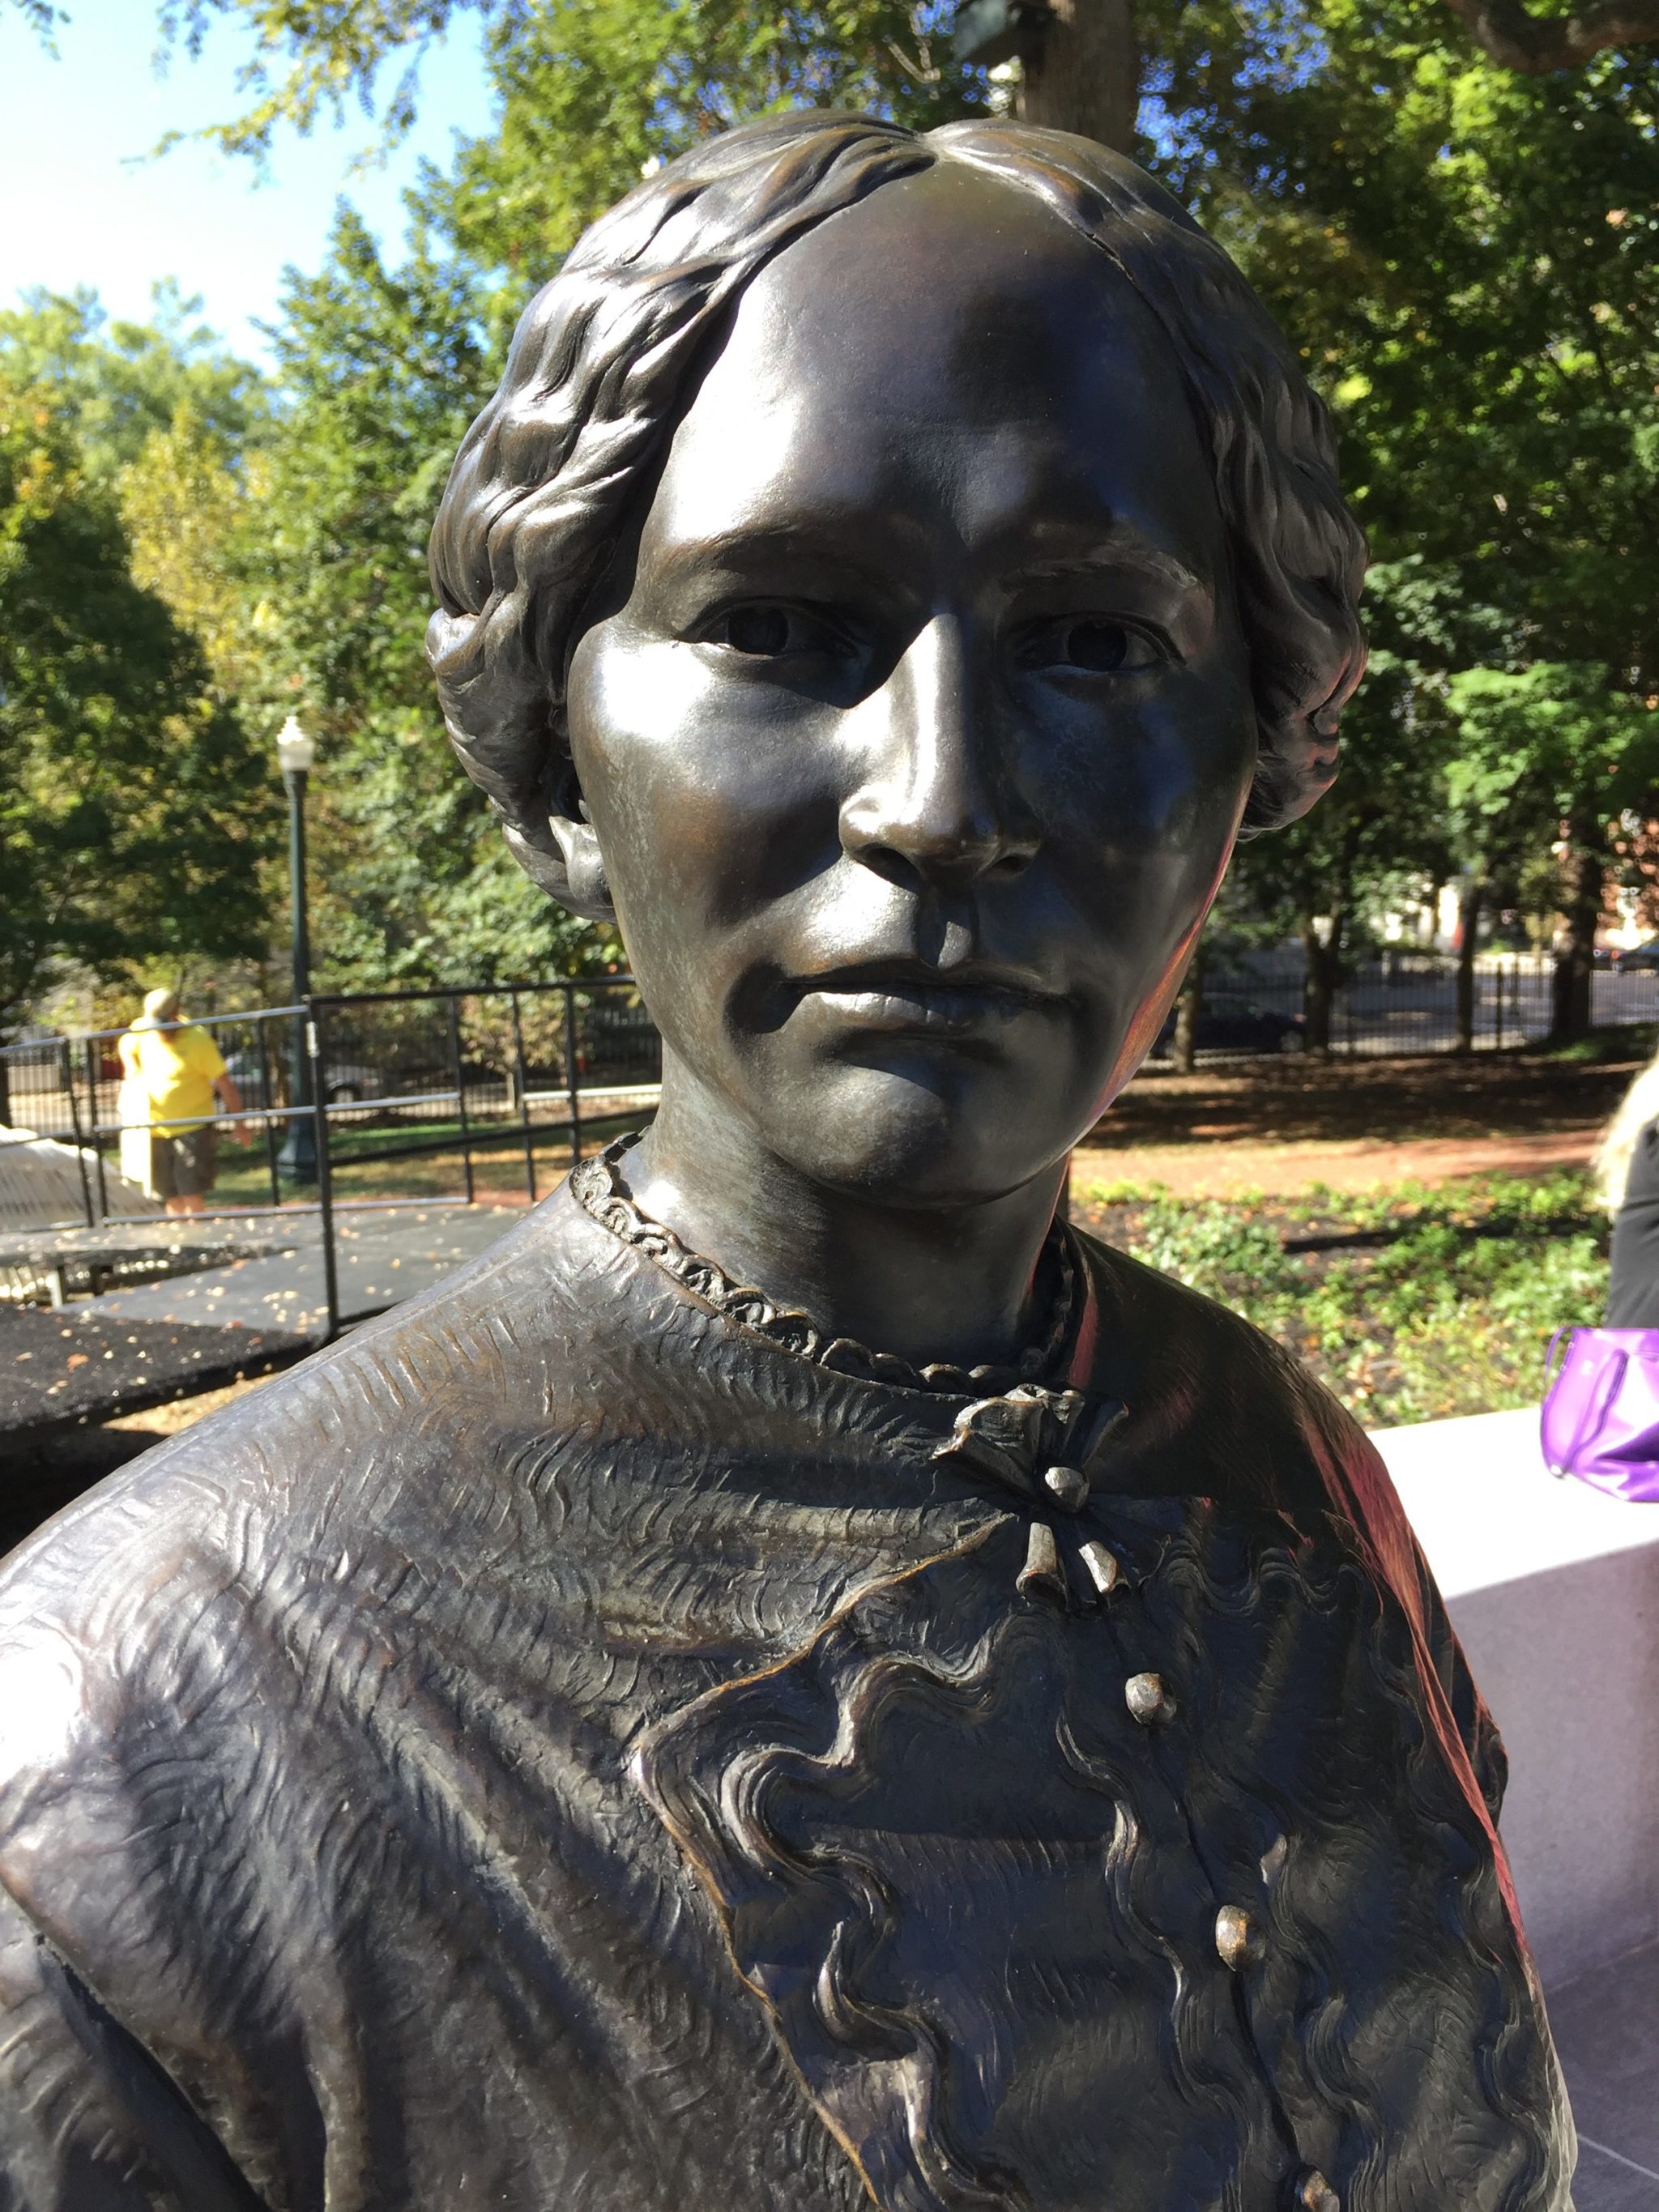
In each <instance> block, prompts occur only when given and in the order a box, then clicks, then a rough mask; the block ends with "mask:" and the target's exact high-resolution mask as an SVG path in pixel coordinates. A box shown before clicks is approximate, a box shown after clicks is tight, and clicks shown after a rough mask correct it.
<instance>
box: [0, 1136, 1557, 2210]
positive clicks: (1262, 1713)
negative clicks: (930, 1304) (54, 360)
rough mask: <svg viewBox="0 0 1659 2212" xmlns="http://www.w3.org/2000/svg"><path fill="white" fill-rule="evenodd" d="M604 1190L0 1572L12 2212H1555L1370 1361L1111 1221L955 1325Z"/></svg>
mask: <svg viewBox="0 0 1659 2212" xmlns="http://www.w3.org/2000/svg"><path fill="white" fill-rule="evenodd" d="M576 1181H577V1190H576V1192H575V1193H573V1192H572V1190H571V1189H569V1188H566V1189H564V1190H562V1191H561V1192H560V1193H559V1194H557V1195H556V1197H555V1198H553V1199H552V1200H550V1201H549V1202H548V1203H547V1204H546V1205H544V1206H542V1207H541V1208H539V1209H538V1211H537V1212H535V1213H533V1214H532V1215H531V1216H530V1217H529V1218H527V1219H526V1222H525V1223H524V1224H523V1225H522V1226H521V1227H520V1228H519V1229H517V1230H516V1231H514V1232H513V1233H512V1234H511V1235H509V1236H508V1237H506V1238H505V1239H503V1241H502V1242H501V1243H500V1244H499V1245H498V1246H496V1247H495V1249H494V1250H493V1251H491V1252H490V1253H489V1254H488V1255H486V1256H485V1257H484V1258H483V1260H482V1261H478V1262H477V1263H476V1264H474V1265H473V1266H471V1267H468V1268H466V1269H465V1270H464V1271H463V1272H462V1273H459V1274H458V1275H456V1276H453V1277H452V1278H451V1279H449V1280H448V1281H447V1283H445V1284H443V1285H441V1286H440V1287H439V1288H438V1289H437V1290H436V1291H434V1292H432V1293H431V1294H429V1295H428V1296H427V1297H423V1298H422V1299H419V1300H417V1301H416V1302H414V1303H413V1304H410V1305H408V1306H405V1307H403V1308H400V1309H399V1310H398V1311H397V1312H396V1313H395V1314H393V1315H392V1316H388V1317H387V1318H386V1319H385V1320H383V1321H380V1322H376V1323H374V1324H373V1325H371V1326H369V1327H366V1328H362V1329H360V1330H358V1331H356V1333H354V1334H352V1335H351V1336H350V1337H349V1339H347V1340H345V1341H344V1342H343V1343H342V1344H340V1345H338V1346H335V1347H334V1348H333V1349H331V1351H329V1352H326V1353H325V1354H323V1355H322V1356H320V1357H319V1358H314V1359H313V1360H311V1361H309V1362H308V1363H307V1364H306V1365H305V1366H303V1367H301V1368H300V1369H298V1370H295V1372H294V1373H293V1374H291V1375H290V1376H287V1377H285V1378H283V1380H281V1381H279V1382H276V1383H272V1384H270V1385H269V1386H267V1387H266V1388H265V1389H264V1390H262V1391H260V1392H259V1393H258V1394H257V1395H254V1396H252V1397H251V1398H249V1399H247V1400H246V1401H243V1402H242V1403H241V1404H240V1405H239V1406H237V1407H234V1408H232V1409H231V1410H230V1411H228V1413H224V1414H222V1415H221V1416H219V1417H218V1418H217V1419H214V1420H212V1421H210V1422H208V1423H205V1424H204V1425H203V1426H202V1427H200V1428H198V1429H197V1430H195V1431H191V1433H189V1434H187V1435H185V1436H184V1437H180V1438H179V1439H178V1440H177V1441H176V1442H175V1443H173V1444H171V1445H170V1446H168V1447H167V1449H163V1450H160V1451H156V1452H153V1453H149V1454H147V1455H145V1457H144V1458H143V1461H141V1462H138V1463H137V1465H136V1466H135V1467H134V1468H133V1469H132V1470H131V1473H130V1474H125V1475H123V1476H121V1477H118V1478H117V1479H116V1480H112V1481H111V1482H109V1483H106V1484H105V1485H104V1486H102V1487H101V1488H100V1490H98V1491H97V1492H94V1493H93V1494H92V1495H91V1496H90V1497H89V1498H88V1499H86V1500H84V1501H83V1502H82V1504H79V1505H77V1506H76V1507H74V1508H73V1509H71V1510H70V1511H69V1512H68V1513H66V1514H64V1515H63V1516H60V1517H59V1518H58V1520H57V1521H56V1522H53V1523H52V1525H51V1526H50V1527H49V1528H47V1529H46V1531H44V1532H43V1533H42V1534H40V1536H38V1537H37V1538H36V1539H35V1540H34V1541H32V1542H31V1543H30V1544H29V1545H27V1547H24V1549H23V1550H22V1551H21V1552H20V1553H17V1554H16V1555H15V1557H14V1559H12V1561H11V1562H10V1563H9V1567H8V1569H7V1570H6V1571H5V1573H4V1576H3V1578H0V1740H3V1743H4V1763H3V1769H0V1773H3V1785H0V1884H3V1888H0V2204H3V2206H5V2207H6V2208H7V2212H25V2208H26V2209H27V2212H137V2208H139V2207H144V2208H157V2207H167V2208H169V2212H173V2208H179V2212H229V2208H237V2212H249V2208H254V2207H264V2208H266V2212H301V2208H305V2212H313V2208H315V2212H322V2208H326V2212H368V2208H378V2212H405V2208H408V2212H483V2208H485V2207H489V2208H492V2212H502V2208H505V2212H854V2208H856V2207H859V2206H868V2205H870V2204H872V2203H874V2204H877V2205H879V2206H882V2207H884V2208H888V2212H936V2208H946V2207H948V2208H951V2212H957V2208H964V2212H965V2208H981V2207H983V2208H991V2207H995V2208H1016V2207H1018V2208H1029V2212H1085V2208H1086V2212H1106V2208H1110V2212H1203V2209H1204V2208H1209V2207H1212V2206H1213V2207H1217V2208H1224V2207H1225V2208H1226V2212H1281V2208H1285V2207H1294V2206H1300V2207H1302V2208H1304V2212H1334V2208H1336V2207H1338V2206H1342V2207H1346V2208H1349V2212H1559V2208H1565V2207H1566V2206H1567V2205H1568V2203H1569V2194H1568V2188H1569V2176H1570V2172H1571V2161H1572V2129H1571V2120H1570V2118H1569V2117H1568V2114H1567V2111H1566V2106H1565V2101H1564V2099H1563V2096H1562V2092H1561V2088H1560V2084H1559V2076H1558V2074H1557V2069H1556V2065H1555V2061H1554V2057H1553V2051H1552V2049H1551V2045H1550V2041H1549V2036H1548V2031H1547V2027H1546V2026H1545V2023H1544V2018H1543V2013H1542V2009H1541V2004H1540V2001H1539V1996H1538V1991H1537V1988H1536V1984H1535V1982H1534V1977H1533V1973H1532V1970H1531V1966H1530V1964H1529V1962H1528V1956H1527V1953H1526V1950H1525V1948H1524V1944H1523V1942H1522V1936H1521V1934H1520V1930H1519V1926H1518V1923H1517V1921H1516V1914H1515V1910H1514V1903H1513V1899H1512V1897H1511V1895H1510V1888H1509V1881H1508V1875H1507V1873H1506V1870H1505V1867H1504V1858H1503V1854H1502V1850H1501V1848H1500V1847H1499V1845H1498V1842H1497V1839H1496V1836H1495V1832H1494V1829H1493V1825H1492V1821H1493V1816H1494V1814H1495V1813H1496V1809H1497V1805H1498V1796H1499V1791H1500V1788H1501V1777H1502V1753H1501V1751H1500V1748H1499V1747H1498V1742H1497V1739H1496V1737H1495V1735H1494V1733H1493V1730H1492V1725H1491V1723H1490V1721H1489V1720H1488V1718H1487V1717H1486V1713H1485V1711H1484V1709H1483V1708H1482V1706H1481V1705H1480V1700H1479V1699H1478V1698H1477V1696H1476V1694H1475V1692H1474V1689H1473V1687H1472V1686H1471V1684H1470V1682H1469V1680H1468V1674H1467V1671H1466V1670H1465V1668H1464V1666H1463V1663H1462V1657H1461V1655H1460V1653H1459V1651H1458V1649H1457V1646H1456V1644H1455V1640H1454V1638H1453V1637H1452V1635H1451V1633H1450V1631H1449V1627H1448V1626H1447V1623H1446V1620H1445V1617H1444V1614H1443V1610H1442V1607H1441V1606H1440V1603H1439V1601H1438V1598H1437V1595H1436V1592H1435V1590H1434V1589H1433V1586H1432V1583H1431V1581H1430V1579H1429V1577H1428V1575H1427V1573H1426V1571H1425V1569H1424V1567H1423V1565H1422V1563H1421V1561H1420V1559H1419V1556H1418V1554H1417V1553H1416V1551H1415V1549H1414V1547H1413V1543H1412V1541H1411V1538H1410V1535H1409V1534H1408V1532H1407V1529H1406V1528H1405V1526H1404V1523H1403V1522H1402V1520H1401V1515H1400V1511H1399V1509H1398V1506H1397V1504H1395V1499H1394V1497H1393V1494H1392V1492H1391V1491H1390V1489H1389V1484H1388V1480H1387V1477H1386V1475H1385V1474H1383V1471H1382V1469H1381V1468H1380V1465H1379V1463H1378V1462H1377V1461H1376V1458H1375V1456H1374V1455H1373V1454H1372V1452H1371V1450H1370V1447H1369V1446H1368V1445H1367V1444H1366V1443H1365V1441H1364V1438H1363V1437H1362V1436H1361V1435H1360V1433H1359V1431H1358V1430H1357V1429H1356V1428H1355V1427H1354V1426H1353V1425H1352V1423H1351V1422H1350V1421H1349V1420H1348V1419H1347V1418H1346V1416H1345V1415H1344V1414H1343V1413H1341V1412H1340V1409H1339V1408H1337V1407H1335V1406H1334V1404H1333V1403H1332V1401H1330V1400H1329V1399H1328V1398H1327V1397H1325V1396H1324V1395H1322V1393H1321V1392H1319V1391H1318V1390H1317V1389H1316V1388H1315V1387H1314V1386H1313V1385H1312V1384H1311V1383H1310V1382H1309V1381H1308V1380H1307V1379H1306V1378H1305V1377H1304V1376H1302V1375H1301V1374H1300V1373H1299V1372H1298V1371H1297V1370H1296V1369H1295V1368H1294V1367H1293V1366H1292V1365H1291V1363H1289V1362H1288V1361H1287V1360H1285V1358H1282V1357H1281V1356H1280V1355H1279V1353H1278V1352H1275V1351H1274V1350H1273V1348H1272V1347H1271V1346H1269V1345H1268V1344H1267V1342H1266V1341H1265V1340H1263V1339H1262V1338H1261V1336H1260V1335H1258V1334H1256V1333H1255V1331H1253V1330H1252V1329H1250V1328H1247V1327H1246V1326H1244V1325H1243V1323H1242V1322H1238V1321H1237V1320H1236V1319H1234V1318H1233V1317H1231V1316H1229V1315H1227V1314H1225V1313H1224V1312H1223V1311H1221V1310H1218V1308H1216V1307H1214V1306H1212V1305H1211V1304H1208V1303H1207V1302H1206V1301H1205V1300H1203V1299H1201V1298H1199V1297H1195V1296H1194V1295H1193V1294H1192V1293H1190V1292H1188V1291H1183V1290H1182V1289H1180V1288H1178V1287H1177V1286H1176V1285H1173V1284H1171V1283H1170V1282H1168V1281H1165V1280H1164V1279H1162V1278H1160V1277H1158V1276H1157V1275H1154V1274H1152V1273H1148V1272H1147V1271H1146V1270H1145V1269H1143V1268H1140V1267H1137V1266H1135V1265H1134V1264H1133V1263H1132V1262H1129V1261H1126V1260H1124V1259H1122V1258H1121V1256H1118V1255H1114V1254H1112V1253H1110V1252H1109V1251H1106V1250H1103V1249H1101V1248H1100V1247H1098V1246H1097V1245H1095V1244H1093V1243H1091V1242H1090V1241H1089V1240H1087V1239H1085V1238H1082V1237H1075V1238H1073V1239H1072V1241H1071V1243H1070V1244H1069V1246H1068V1247H1067V1248H1066V1249H1067V1251H1068V1253H1069V1258H1070V1264H1071V1266H1072V1267H1073V1269H1074V1271H1075V1274H1076V1279H1077V1296H1076V1297H1074V1299H1073V1302H1072V1314H1071V1319H1070V1322H1069V1325H1068V1326H1067V1328H1066V1332H1065V1340H1064V1341H1063V1343H1061V1344H1060V1346H1058V1347H1057V1349H1056V1353H1055V1358H1054V1362H1053V1363H1052V1364H1051V1365H1050V1367H1049V1370H1048V1374H1047V1376H1046V1378H1044V1379H1043V1380H1042V1381H1041V1382H1029V1381H1028V1382H1026V1383H1022V1384H1014V1383H1012V1381H1011V1378H1009V1377H1006V1376H1003V1377H997V1376H987V1375H985V1374H981V1375H979V1376H961V1375H956V1374H952V1373H951V1372H949V1371H939V1370H933V1371H930V1372H929V1373H928V1374H927V1375H926V1376H921V1375H917V1374H915V1372H914V1371H912V1370H908V1369H906V1368H903V1367H902V1366H901V1364H899V1363H897V1362H896V1361H891V1360H884V1359H880V1358H872V1357H871V1356H870V1355H867V1354H860V1352H859V1351H858V1349H857V1347H854V1346H849V1345H847V1344H844V1343H837V1344H832V1345H827V1344H824V1343H823V1342H822V1341H820V1340H818V1339H817V1337H816V1336H815V1335H814V1334H813V1333H812V1331H811V1328H810V1326H809V1325H807V1324H806V1323H805V1322H803V1321H802V1319H801V1318H800V1317H799V1316H789V1315H787V1314H778V1313H775V1312H774V1311H773V1310H771V1309H770V1308H769V1307H768V1306H767V1305H766V1304H765V1302H764V1301H763V1300H762V1299H760V1298H759V1297H757V1296H755V1295H754V1294H750V1293H744V1292H743V1291H737V1290H735V1289H733V1287H732V1285H729V1284H728V1283H726V1281H725V1280H724V1279H723V1278H721V1277H720V1275H719V1273H718V1272H717V1271H716V1270H714V1268H712V1267H708V1265H706V1264H705V1263H703V1262H702V1261H697V1260H696V1259H695V1258H694V1257H693V1256H692V1255H689V1254H687V1253H685V1252H684V1250H683V1249H681V1248H680V1247H679V1246H678V1244H677V1243H675V1241H674V1240H673V1239H672V1238H671V1237H670V1236H668V1235H667V1234H666V1232H664V1231H659V1230H656V1229H654V1228H653V1226H652V1225H650V1224H648V1223H646V1222H644V1221H643V1220H642V1219H641V1217H639V1216H638V1215H637V1214H636V1213H635V1212H634V1211H633V1209H632V1208H631V1206H629V1203H628V1202H627V1201H626V1200H625V1199H624V1198H623V1197H621V1196H620V1195H618V1194H617V1190H616V1188H615V1175H614V1170H611V1169H610V1168H608V1167H607V1166H606V1165H605V1164H602V1163H592V1164H589V1165H588V1166H587V1167H586V1169H585V1170H579V1172H578V1176H577V1179H576ZM1123 1401H1127V1407H1128V1411H1127V1414H1125V1413H1121V1411H1120V1407H1121V1403H1122V1402H1123Z"/></svg>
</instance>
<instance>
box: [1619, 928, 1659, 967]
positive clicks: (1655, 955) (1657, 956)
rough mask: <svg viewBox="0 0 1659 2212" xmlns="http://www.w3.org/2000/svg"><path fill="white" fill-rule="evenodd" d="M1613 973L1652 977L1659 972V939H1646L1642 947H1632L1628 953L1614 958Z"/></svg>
mask: <svg viewBox="0 0 1659 2212" xmlns="http://www.w3.org/2000/svg"><path fill="white" fill-rule="evenodd" d="M1656 970H1659V937H1649V938H1644V939H1643V941H1642V943H1641V944H1640V945H1632V946H1631V947H1630V949H1629V951H1618V952H1615V953H1614V954H1613V971H1614V973H1615V974H1616V975H1643V974H1648V975H1651V974H1653V973H1654V972H1655V971H1656Z"/></svg>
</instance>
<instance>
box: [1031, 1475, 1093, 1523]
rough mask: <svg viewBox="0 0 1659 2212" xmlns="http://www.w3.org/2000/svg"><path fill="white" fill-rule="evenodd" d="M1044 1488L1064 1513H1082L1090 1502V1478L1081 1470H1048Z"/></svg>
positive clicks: (1043, 1477) (1044, 1478)
mask: <svg viewBox="0 0 1659 2212" xmlns="http://www.w3.org/2000/svg"><path fill="white" fill-rule="evenodd" d="M1042 1486H1043V1488H1044V1489H1045V1490H1046V1491H1047V1492H1048V1495H1049V1497H1050V1498H1053V1500H1054V1504H1056V1505H1058V1506H1059V1508H1060V1511H1061V1512H1062V1513H1080V1512H1081V1511H1082V1510H1083V1509H1084V1507H1085V1505H1086V1504H1088V1502H1089V1478H1088V1476H1087V1475H1086V1474H1084V1472H1083V1471H1082V1469H1081V1468H1075V1467H1051V1468H1045V1469H1044V1470H1043V1476H1042Z"/></svg>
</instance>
